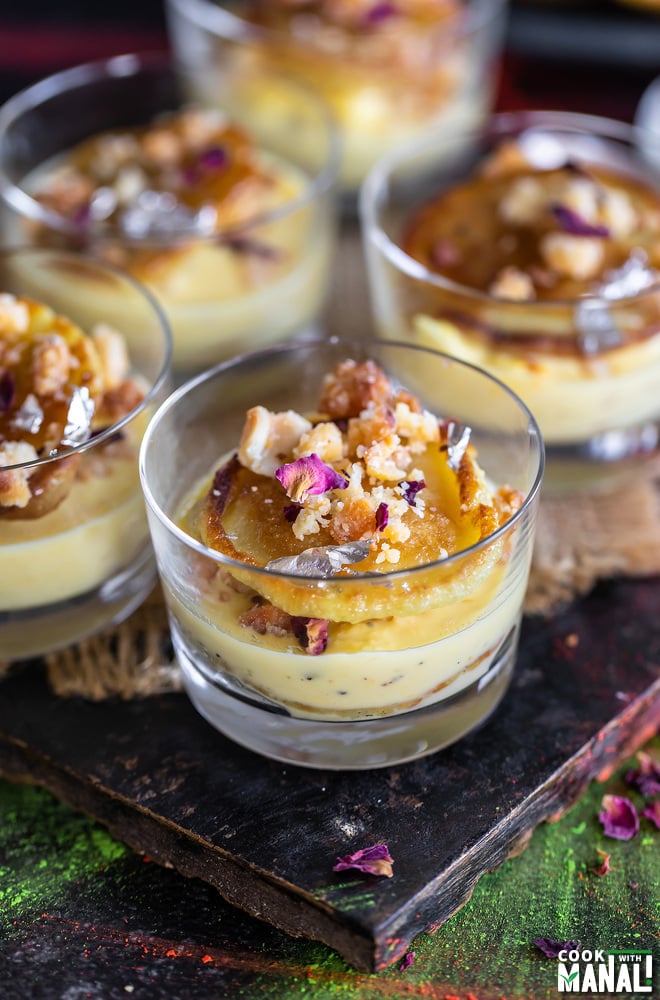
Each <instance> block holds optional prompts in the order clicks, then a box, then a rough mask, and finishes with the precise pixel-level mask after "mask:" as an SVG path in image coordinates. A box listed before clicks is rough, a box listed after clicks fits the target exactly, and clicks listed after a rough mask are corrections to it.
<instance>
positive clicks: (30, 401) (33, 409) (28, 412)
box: [11, 393, 44, 434]
mask: <svg viewBox="0 0 660 1000" xmlns="http://www.w3.org/2000/svg"><path fill="white" fill-rule="evenodd" d="M43 419H44V411H43V410H42V409H41V406H40V404H39V400H38V399H37V397H36V396H35V395H33V393H29V395H27V396H26V397H25V399H24V400H23V403H22V404H21V407H20V409H19V410H18V411H17V412H16V413H15V414H14V417H13V418H12V422H11V423H12V427H15V428H17V430H21V431H27V433H28V434H38V433H39V428H40V427H41V425H42V423H43Z"/></svg>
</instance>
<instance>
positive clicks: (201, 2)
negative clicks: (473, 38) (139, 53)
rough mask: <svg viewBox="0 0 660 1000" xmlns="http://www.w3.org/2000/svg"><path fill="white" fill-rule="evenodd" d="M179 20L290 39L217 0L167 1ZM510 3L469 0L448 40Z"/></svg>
mask: <svg viewBox="0 0 660 1000" xmlns="http://www.w3.org/2000/svg"><path fill="white" fill-rule="evenodd" d="M166 2H167V3H168V4H169V6H170V7H172V8H173V9H175V10H176V11H177V13H178V14H179V16H180V17H182V18H185V20H187V21H192V22H194V23H195V24H196V26H197V27H198V28H203V29H204V30H205V31H208V32H210V33H211V34H212V35H215V36H217V37H219V38H231V39H233V40H240V39H241V37H242V36H243V35H244V34H245V32H246V31H247V32H249V34H250V35H251V36H252V37H253V38H257V39H261V40H263V41H264V43H266V44H268V43H272V42H276V41H278V40H282V39H283V38H286V39H289V40H290V39H291V36H290V35H289V34H287V32H285V31H281V30H278V29H277V28H267V27H264V26H263V25H260V24H256V23H254V22H253V21H250V20H248V19H247V18H245V17H241V16H240V14H237V13H234V12H233V11H231V10H228V9H227V7H226V6H223V5H221V4H220V3H219V2H218V0H166ZM506 3H507V0H469V2H468V3H467V8H466V9H467V11H468V16H467V17H466V18H465V19H464V22H463V23H462V24H458V25H456V26H454V27H452V28H451V29H448V30H447V41H448V42H450V41H451V40H452V39H456V38H464V37H468V36H469V35H471V34H473V33H475V32H477V31H479V29H480V28H482V27H483V26H484V25H486V24H488V23H489V22H490V21H494V20H495V19H496V18H497V16H498V15H499V14H500V12H501V11H502V10H503V9H504V8H505V7H506Z"/></svg>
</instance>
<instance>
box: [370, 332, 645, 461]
mask: <svg viewBox="0 0 660 1000" xmlns="http://www.w3.org/2000/svg"><path fill="white" fill-rule="evenodd" d="M401 334H402V331H394V330H388V331H387V332H386V334H385V335H386V336H390V335H391V336H394V337H397V339H398V338H399V337H400V336H401ZM408 336H409V334H408ZM412 336H413V341H414V343H416V344H420V345H423V346H425V347H432V348H435V349H436V350H439V351H444V352H445V353H447V354H451V355H453V356H454V357H457V358H459V359H460V360H462V361H468V362H470V363H471V364H473V365H477V366H478V367H480V368H484V369H485V370H486V371H488V372H490V373H491V374H492V375H495V376H496V377H497V378H499V379H501V381H502V382H504V383H505V384H506V385H508V386H509V388H511V389H513V391H514V392H515V393H516V394H517V395H518V396H520V398H521V399H522V400H523V402H524V403H526V404H527V406H528V407H529V408H530V410H531V411H532V413H533V414H534V416H535V417H536V419H537V421H538V423H539V426H540V428H541V433H542V434H543V436H544V438H545V441H546V443H547V444H557V445H559V444H576V443H580V442H584V441H588V440H589V439H590V438H592V437H594V436H595V435H597V434H602V433H605V432H606V431H609V430H624V429H626V428H629V427H635V426H637V425H639V424H642V423H644V422H645V421H651V420H657V419H658V418H660V393H659V391H658V386H659V385H660V335H657V336H655V337H650V338H649V339H648V340H644V341H641V342H639V343H637V344H631V345H629V346H626V347H622V348H618V349H616V350H612V351H608V352H606V353H605V354H603V355H601V356H600V357H596V358H593V359H584V360H579V359H576V358H571V357H560V356H555V357H552V356H548V355H546V354H537V355H535V356H534V360H533V362H531V363H529V364H527V363H526V362H525V361H523V360H521V359H520V358H519V357H516V356H514V355H512V354H507V353H506V352H505V351H502V350H496V349H492V348H490V347H488V346H487V345H484V344H482V343H480V342H478V341H476V340H475V339H473V338H471V337H470V336H469V334H466V333H464V332H463V331H462V330H461V329H460V328H459V327H458V326H456V325H454V324H453V323H448V322H445V321H443V320H437V319H433V318H432V317H430V316H424V315H418V316H416V317H415V318H414V320H413V322H412ZM445 405H446V404H445Z"/></svg>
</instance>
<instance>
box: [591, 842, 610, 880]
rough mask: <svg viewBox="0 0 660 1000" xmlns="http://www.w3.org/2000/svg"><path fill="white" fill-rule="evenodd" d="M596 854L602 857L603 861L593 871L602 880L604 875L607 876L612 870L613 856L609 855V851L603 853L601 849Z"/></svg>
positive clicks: (597, 849)
mask: <svg viewBox="0 0 660 1000" xmlns="http://www.w3.org/2000/svg"><path fill="white" fill-rule="evenodd" d="M596 854H599V855H600V857H601V858H602V861H601V863H600V864H599V865H595V866H594V867H593V868H592V869H591V870H592V872H593V873H594V875H598V877H599V878H602V877H603V875H607V873H608V871H609V870H610V857H611V855H609V854H608V853H607V851H601V850H600V848H598V847H597V848H596Z"/></svg>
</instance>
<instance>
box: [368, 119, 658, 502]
mask: <svg viewBox="0 0 660 1000" xmlns="http://www.w3.org/2000/svg"><path fill="white" fill-rule="evenodd" d="M659 150H660V142H659V141H658V140H657V139H655V140H654V137H653V136H652V135H651V134H650V133H649V134H647V135H644V134H643V133H641V132H640V131H638V130H635V129H634V128H633V127H631V126H629V125H625V124H623V123H619V122H615V121H608V120H605V119H600V118H595V117H591V116H584V115H575V114H568V113H552V112H519V113H510V114H509V113H507V114H501V115H495V116H493V118H492V119H491V120H490V122H489V123H488V124H487V126H486V127H485V128H484V129H483V130H480V131H477V132H469V131H468V132H457V133H456V134H455V135H454V136H452V137H451V138H448V137H447V136H444V135H443V136H438V135H434V134H429V135H427V136H425V137H424V138H423V139H422V140H420V141H419V142H417V143H414V144H410V145H408V146H406V147H405V148H403V147H402V148H401V149H399V150H398V151H396V152H395V153H393V154H392V155H391V156H388V157H387V158H385V159H383V160H382V161H381V163H379V164H378V165H377V166H376V167H375V168H374V170H373V171H372V173H371V175H370V176H369V178H368V180H367V181H366V183H365V185H364V187H363V190H362V195H361V220H362V229H363V235H364V240H365V243H366V254H367V262H368V270H369V279H370V290H371V300H372V307H373V313H374V319H375V325H376V329H377V331H378V334H379V335H380V336H383V337H388V338H393V339H396V340H402V339H403V340H406V341H407V342H409V343H411V344H416V345H425V346H427V347H431V348H435V349H437V350H443V351H447V352H448V353H450V354H452V355H455V356H456V357H459V358H462V359H463V360H465V361H469V362H471V363H472V364H476V365H478V366H480V367H482V368H484V369H486V370H487V371H489V372H490V373H491V374H493V375H495V376H496V377H497V378H500V379H501V380H502V381H503V382H505V383H506V384H507V385H508V386H509V387H510V388H511V389H513V391H514V392H515V393H516V394H517V395H519V396H520V397H521V398H522V399H523V400H524V401H525V403H526V404H527V405H528V406H529V408H530V409H531V410H532V412H533V413H534V416H535V417H536V419H537V420H538V422H539V425H540V427H541V432H542V434H543V437H544V441H545V444H546V452H547V471H546V478H545V485H544V489H546V490H548V491H550V490H553V491H556V492H573V491H576V490H583V489H590V490H591V489H610V488H612V487H615V486H617V485H621V484H622V483H625V482H626V481H627V480H629V478H630V477H631V476H634V475H639V474H641V473H642V472H643V471H645V470H651V469H652V468H655V461H651V460H653V459H655V460H657V457H658V452H659V448H658V445H659V440H660V392H659V391H658V389H659V386H660V250H659V249H658V247H660V222H659V221H658V220H660V180H659V179H658V173H657V164H658V152H659ZM523 155H524V157H525V160H526V165H525V167H524V169H525V170H526V169H527V165H529V166H531V167H532V168H534V169H535V170H536V171H537V172H536V174H535V176H534V178H532V179H531V181H530V180H528V179H527V177H526V178H525V179H523V180H522V181H521V180H519V177H520V170H521V168H522V156H523ZM509 177H510V178H511V180H509ZM615 177H617V178H623V179H624V182H625V184H627V185H629V190H628V192H627V193H626V194H625V195H621V194H620V193H617V192H615V193H614V194H613V195H608V196H607V198H608V199H609V200H607V201H606V200H605V196H603V195H602V185H601V180H602V179H603V178H604V179H605V180H606V181H607V180H608V178H610V179H611V178H615ZM473 182H474V184H475V186H476V185H477V184H478V185H479V197H480V198H481V199H482V203H483V199H484V198H485V197H486V196H485V195H484V191H487V190H488V187H487V186H488V185H489V186H490V189H491V190H492V191H493V192H494V191H496V190H499V191H503V192H504V193H503V194H502V195H501V198H500V200H499V202H495V201H494V199H495V197H496V196H495V195H492V197H491V196H490V195H488V197H491V202H492V203H493V204H495V206H496V208H495V212H494V215H493V216H492V217H491V216H489V217H488V219H487V220H486V221H484V218H483V217H481V216H480V213H479V210H478V209H477V210H473V212H472V214H471V212H470V203H469V201H468V196H467V193H466V192H467V190H468V189H467V186H466V185H467V184H471V183H473ZM546 183H547V184H549V185H555V187H554V188H551V189H549V190H553V191H556V190H557V185H558V184H560V183H561V185H563V191H564V192H565V197H566V198H567V200H568V198H569V196H570V198H571V200H572V207H569V205H568V204H566V205H562V204H557V203H555V202H553V200H552V197H551V196H548V197H547V198H546V196H545V195H544V189H543V185H545V184H546ZM613 183H614V181H613ZM616 183H618V181H617V182H616ZM641 184H643V185H644V189H645V191H646V195H645V197H647V198H648V199H649V200H651V201H653V200H654V202H655V207H651V208H650V209H649V208H648V206H647V211H648V214H647V216H646V219H645V218H644V217H643V215H642V212H643V208H642V206H641V203H640V204H638V203H637V201H636V199H637V198H638V195H637V194H636V192H635V186H636V185H641ZM497 185H499V187H496V186H497ZM506 185H509V186H508V187H507V186H506ZM599 191H600V192H601V193H600V194H599ZM560 197H561V195H560V196H557V200H559V198H560ZM544 198H545V201H544ZM599 198H600V199H601V202H602V203H599ZM545 202H548V204H546V203H545ZM434 204H437V205H438V206H440V205H441V204H447V205H449V206H451V208H450V210H451V211H452V212H454V211H456V216H457V221H456V225H457V226H458V225H459V221H458V206H459V204H460V205H462V211H461V219H460V226H461V227H462V232H461V233H460V234H459V237H460V240H461V241H463V242H466V243H467V242H468V241H469V240H470V239H471V241H472V242H471V250H470V254H471V257H472V260H471V262H470V266H472V263H473V262H476V263H474V266H473V270H476V269H478V268H479V267H481V266H482V264H481V260H482V259H483V258H484V257H486V256H487V255H489V254H491V253H492V246H494V245H495V244H496V242H497V240H498V239H500V241H501V245H502V248H503V252H504V253H510V254H511V256H512V255H513V254H519V253H520V252H521V251H520V247H524V246H526V245H527V244H526V242H525V241H529V240H530V236H529V232H530V231H529V230H528V228H527V224H528V221H530V220H531V222H532V223H533V224H534V225H538V224H539V218H542V221H541V223H540V225H542V226H543V227H545V229H546V230H548V231H550V230H551V229H552V232H551V233H550V234H549V235H547V236H546V237H545V239H549V240H550V241H552V240H554V241H555V243H554V244H552V243H550V244H548V246H549V247H550V251H551V250H552V249H553V248H554V249H555V250H556V254H555V257H556V258H557V260H558V264H557V266H558V267H560V268H561V267H568V268H570V267H574V268H578V265H579V267H586V268H589V267H590V266H591V265H592V263H593V261H597V260H598V259H600V258H599V255H602V259H603V260H604V261H607V259H608V256H607V255H608V254H611V253H612V249H611V248H612V247H615V248H616V246H617V241H620V244H619V245H620V246H621V247H626V248H627V250H626V252H627V253H628V257H627V259H626V260H624V261H623V263H622V264H621V265H620V266H612V270H610V271H607V269H606V267H605V269H604V271H603V273H601V274H600V275H598V274H594V277H593V280H591V281H589V280H581V281H579V282H578V281H574V282H573V285H575V287H576V288H577V289H578V291H576V292H575V293H574V294H570V295H569V294H567V295H566V296H565V297H564V296H562V297H557V295H556V294H554V293H550V294H544V293H542V290H541V291H539V290H538V289H539V288H541V285H540V284H539V285H538V286H537V291H536V295H534V291H533V289H531V288H530V289H529V290H528V288H527V285H528V284H529V281H527V284H525V283H523V284H522V286H521V284H520V280H519V279H520V278H521V275H520V272H519V267H520V266H523V265H520V263H519V261H520V258H519V257H518V267H517V268H513V267H507V268H504V269H503V273H505V272H506V273H508V274H509V277H513V278H515V279H516V281H514V284H513V286H512V287H510V288H509V289H506V290H505V288H504V286H502V289H501V292H500V290H499V289H498V288H497V287H495V288H492V287H491V288H485V289H484V288H476V287H468V285H467V284H465V283H459V282H458V281H457V280H455V279H453V278H452V277H451V268H452V267H454V266H455V263H456V258H457V254H458V252H457V251H456V250H455V247H454V245H452V244H450V241H449V240H447V239H444V237H443V238H440V237H441V236H442V233H440V229H438V233H439V236H438V238H437V242H436V244H435V245H432V240H433V238H434V237H433V232H435V230H434V228H433V227H434V226H435V225H436V223H435V222H433V221H432V220H431V215H430V214H429V209H430V207H431V211H433V210H434V209H433V207H432V206H433V205H434ZM578 209H579V210H578ZM599 210H600V211H607V213H608V214H607V218H608V220H609V221H608V225H593V224H592V225H591V226H590V225H589V224H588V223H587V221H586V219H585V218H583V217H582V215H581V213H582V212H592V211H595V212H598V211H599ZM498 212H499V219H502V218H504V219H505V221H507V224H508V222H509V221H511V220H512V224H511V226H510V230H511V231H510V232H507V235H506V236H505V237H498V236H497V233H496V234H495V235H492V232H493V229H494V228H495V222H493V219H495V220H496V222H497V224H499V221H498V215H497V213H498ZM444 217H445V219H446V218H447V216H446V215H445V216H444ZM528 217H529V218H528ZM436 218H437V219H440V208H439V207H438V209H437V216H436ZM416 220H417V221H418V222H419V221H420V220H421V226H419V227H418V232H421V230H422V229H423V228H424V227H426V230H425V232H424V239H425V240H426V241H427V244H428V246H429V247H430V251H429V252H430V253H431V254H432V255H433V257H434V266H430V264H429V262H428V261H423V260H422V259H421V258H420V257H419V256H417V255H415V253H414V252H413V251H412V250H411V248H410V234H411V231H412V230H411V227H412V226H413V225H414V224H415V221H416ZM429 220H431V221H429ZM645 224H647V225H648V226H649V228H648V229H647V230H646V231H645V230H644V225H645ZM553 227H554V228H553ZM454 231H456V232H457V229H455V230H454ZM484 231H485V232H486V236H483V235H482V234H483V232H484ZM470 233H472V236H470ZM466 234H467V235H466ZM505 241H508V242H505ZM509 244H511V246H513V250H511V246H510V245H509ZM569 245H570V250H571V253H575V254H576V255H577V256H574V257H572V258H570V259H568V254H566V255H565V256H564V257H563V258H562V257H559V256H558V255H559V253H560V251H561V252H562V254H563V250H564V247H565V246H569ZM550 251H548V253H549V255H550ZM533 252H534V253H536V252H537V251H536V250H533ZM617 252H618V251H617ZM622 254H623V251H622ZM654 255H655V260H654V259H653V257H654ZM509 259H511V257H510V258H509ZM550 259H551V260H553V262H554V258H553V257H552V256H550ZM524 263H525V262H523V264H524ZM528 263H529V265H530V267H528V268H525V267H524V266H523V270H525V269H526V270H527V272H528V273H531V274H532V275H533V276H534V278H535V280H538V282H542V281H545V282H548V281H552V280H555V279H556V277H557V275H556V273H555V272H553V271H552V270H551V269H549V268H547V267H545V266H539V261H538V260H535V259H533V258H532V257H531V256H530V258H529V261H528ZM541 264H544V262H541ZM531 265H533V266H531ZM574 273H575V276H576V277H582V275H581V274H578V271H577V270H576V271H575V272H574ZM583 273H584V274H587V271H584V272H583ZM522 277H523V278H527V275H522ZM562 280H563V282H564V286H567V285H569V281H567V280H565V279H564V277H563V276H562Z"/></svg>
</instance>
